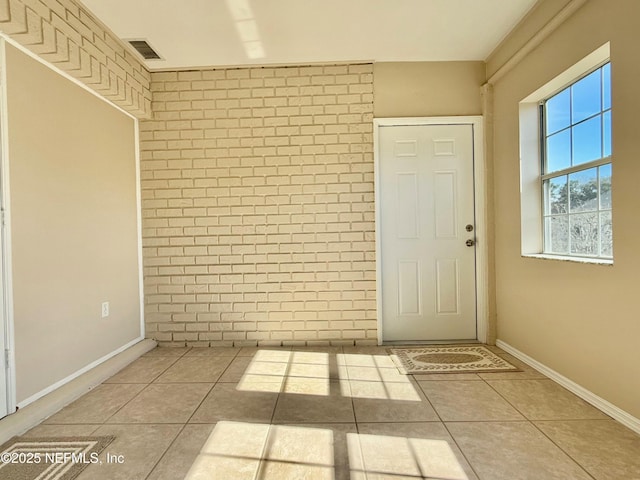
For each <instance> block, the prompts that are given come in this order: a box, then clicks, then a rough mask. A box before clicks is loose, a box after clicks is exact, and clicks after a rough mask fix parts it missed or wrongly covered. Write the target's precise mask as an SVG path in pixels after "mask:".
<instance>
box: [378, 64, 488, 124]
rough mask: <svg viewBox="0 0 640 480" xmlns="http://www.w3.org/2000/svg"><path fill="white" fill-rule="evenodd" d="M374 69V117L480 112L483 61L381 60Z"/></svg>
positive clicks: (476, 113)
mask: <svg viewBox="0 0 640 480" xmlns="http://www.w3.org/2000/svg"><path fill="white" fill-rule="evenodd" d="M373 72H374V83H373V85H374V102H373V113H374V116H375V117H376V118H382V117H427V116H449V115H480V114H481V113H482V105H481V101H480V87H481V86H482V84H483V83H484V82H485V66H484V62H391V63H386V62H383V63H376V64H374V69H373Z"/></svg>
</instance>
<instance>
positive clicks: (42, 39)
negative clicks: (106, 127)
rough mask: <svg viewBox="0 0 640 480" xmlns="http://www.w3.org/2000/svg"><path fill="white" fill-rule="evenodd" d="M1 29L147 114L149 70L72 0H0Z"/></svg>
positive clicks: (131, 109)
mask: <svg viewBox="0 0 640 480" xmlns="http://www.w3.org/2000/svg"><path fill="white" fill-rule="evenodd" d="M0 31H1V32H3V33H5V34H7V35H8V36H9V37H11V38H12V39H13V40H15V41H16V42H18V43H20V44H21V45H23V46H25V47H26V48H28V49H29V50H31V51H32V52H34V53H36V54H37V55H39V56H40V57H42V58H43V59H44V60H46V61H48V62H49V63H51V64H53V65H55V66H57V67H58V68H60V69H61V70H64V71H65V72H67V73H69V74H70V75H71V76H72V77H75V78H77V79H78V80H80V81H82V82H84V83H85V84H86V85H88V86H89V87H90V88H92V89H93V90H95V91H97V92H98V93H100V94H101V95H103V96H104V97H106V98H108V99H109V100H111V101H112V102H113V103H115V104H116V105H118V106H120V107H122V108H123V109H125V110H127V111H128V112H130V113H131V114H133V115H135V116H137V117H140V118H149V116H150V115H151V91H150V88H149V82H150V78H151V77H150V73H149V72H148V71H147V69H146V68H145V67H144V65H142V63H141V62H140V61H139V60H138V59H137V58H136V57H135V56H134V55H133V54H131V53H129V51H128V50H127V49H126V47H125V46H124V45H123V44H122V42H121V41H120V40H119V39H118V38H117V37H116V36H115V35H114V34H113V33H111V32H110V31H109V30H108V29H106V28H105V27H104V26H103V25H102V23H100V22H99V21H97V20H96V19H95V17H94V16H93V15H92V14H91V13H89V12H88V11H87V10H86V9H85V8H84V7H83V6H81V5H80V4H78V3H76V2H75V1H74V0H0Z"/></svg>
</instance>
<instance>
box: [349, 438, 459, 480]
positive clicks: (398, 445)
mask: <svg viewBox="0 0 640 480" xmlns="http://www.w3.org/2000/svg"><path fill="white" fill-rule="evenodd" d="M347 446H348V450H349V465H350V468H351V479H352V480H378V479H380V480H381V479H389V478H393V479H397V480H400V479H413V480H416V479H423V478H425V479H426V478H430V479H431V478H438V479H447V480H468V477H467V475H466V473H465V472H464V469H463V468H462V466H461V465H460V463H459V462H458V459H457V458H456V455H455V453H454V452H453V450H452V449H451V447H450V446H449V444H448V443H447V442H446V441H445V440H434V439H424V438H407V437H390V436H385V435H364V434H357V433H348V434H347Z"/></svg>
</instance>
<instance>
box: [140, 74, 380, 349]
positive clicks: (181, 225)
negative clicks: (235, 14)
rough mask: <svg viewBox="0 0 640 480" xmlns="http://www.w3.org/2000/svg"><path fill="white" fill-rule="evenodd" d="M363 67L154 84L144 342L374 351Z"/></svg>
mask: <svg viewBox="0 0 640 480" xmlns="http://www.w3.org/2000/svg"><path fill="white" fill-rule="evenodd" d="M372 69H373V68H372V66H371V65H370V64H364V65H337V66H332V65H327V66H311V67H286V68H284V67H283V68H253V69H251V68H248V69H229V70H202V71H192V72H168V73H154V74H152V91H153V96H154V104H153V111H154V119H153V121H145V122H142V123H141V130H142V132H141V135H142V144H141V148H142V156H143V160H142V175H143V179H142V192H143V217H144V223H143V229H144V231H143V237H144V259H145V295H146V307H145V311H146V326H147V336H148V337H150V338H155V339H157V340H159V341H160V342H161V343H165V342H166V343H174V344H176V343H177V344H185V343H186V344H188V345H204V346H206V345H231V344H235V345H255V344H261V345H269V344H304V343H310V344H313V343H329V342H330V343H333V344H353V343H354V342H358V343H373V342H375V341H376V312H375V259H374V200H373V155H372V148H373V143H372V116H373V115H372V113H373V86H372Z"/></svg>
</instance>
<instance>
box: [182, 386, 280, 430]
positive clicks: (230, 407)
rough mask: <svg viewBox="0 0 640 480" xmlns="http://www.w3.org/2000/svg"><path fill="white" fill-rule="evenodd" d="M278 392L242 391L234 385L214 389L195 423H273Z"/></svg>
mask: <svg viewBox="0 0 640 480" xmlns="http://www.w3.org/2000/svg"><path fill="white" fill-rule="evenodd" d="M277 399H278V393H277V392H276V393H266V392H264V391H263V390H261V389H260V385H256V391H250V390H239V389H238V385H236V384H233V383H219V384H217V385H216V386H214V387H213V389H212V390H211V392H209V394H208V395H207V397H206V398H205V399H204V401H203V402H202V404H201V405H200V407H198V410H196V412H195V413H194V414H193V416H192V417H191V420H190V422H191V423H216V422H218V421H219V420H232V421H238V422H256V423H269V422H270V421H271V417H272V416H273V411H274V410H275V407H276V401H277Z"/></svg>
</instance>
